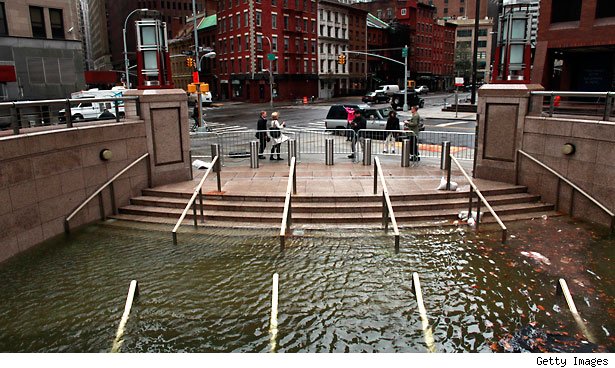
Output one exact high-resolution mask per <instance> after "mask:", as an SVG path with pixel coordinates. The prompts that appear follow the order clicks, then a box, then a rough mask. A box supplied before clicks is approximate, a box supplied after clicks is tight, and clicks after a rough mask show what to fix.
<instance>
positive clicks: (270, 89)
mask: <svg viewBox="0 0 615 368" xmlns="http://www.w3.org/2000/svg"><path fill="white" fill-rule="evenodd" d="M264 37H265V39H266V40H267V42H269V50H270V51H271V55H274V54H273V46H272V45H271V40H270V39H269V36H264ZM274 58H275V59H277V57H275V55H274V56H271V57H270V56H269V55H267V59H269V96H270V97H269V106H270V107H273V65H272V64H273V60H274Z"/></svg>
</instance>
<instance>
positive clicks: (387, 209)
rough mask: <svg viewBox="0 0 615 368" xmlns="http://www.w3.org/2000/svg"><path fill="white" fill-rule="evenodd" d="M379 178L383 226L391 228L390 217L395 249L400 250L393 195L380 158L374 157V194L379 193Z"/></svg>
mask: <svg viewBox="0 0 615 368" xmlns="http://www.w3.org/2000/svg"><path fill="white" fill-rule="evenodd" d="M378 178H380V182H381V183H382V226H384V230H385V231H388V229H389V219H390V220H391V225H393V235H395V251H399V228H398V227H397V220H396V219H395V212H394V211H393V205H392V204H391V197H390V196H389V190H388V189H387V184H386V182H385V181H384V174H383V173H382V167H381V166H380V159H378V157H374V195H377V194H378Z"/></svg>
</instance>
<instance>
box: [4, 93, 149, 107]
mask: <svg viewBox="0 0 615 368" xmlns="http://www.w3.org/2000/svg"><path fill="white" fill-rule="evenodd" d="M138 99H139V97H138V96H122V97H91V98H61V99H54V100H36V101H11V102H0V108H2V107H29V106H42V105H47V104H61V103H67V102H69V103H70V102H107V101H128V100H138Z"/></svg>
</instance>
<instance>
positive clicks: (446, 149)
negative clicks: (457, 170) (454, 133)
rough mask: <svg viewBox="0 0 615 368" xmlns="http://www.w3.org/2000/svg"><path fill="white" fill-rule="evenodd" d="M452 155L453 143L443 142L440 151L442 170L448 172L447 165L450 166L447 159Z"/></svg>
mask: <svg viewBox="0 0 615 368" xmlns="http://www.w3.org/2000/svg"><path fill="white" fill-rule="evenodd" d="M450 154H451V142H449V141H444V142H442V148H441V150H440V170H448V167H447V166H446V165H447V164H450V162H448V161H447V160H446V158H447V157H448V156H449V155H450Z"/></svg>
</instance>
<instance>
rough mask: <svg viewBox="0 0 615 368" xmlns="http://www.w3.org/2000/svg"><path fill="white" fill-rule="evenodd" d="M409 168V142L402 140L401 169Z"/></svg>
mask: <svg viewBox="0 0 615 368" xmlns="http://www.w3.org/2000/svg"><path fill="white" fill-rule="evenodd" d="M409 166H410V140H409V139H403V140H402V141H401V167H409Z"/></svg>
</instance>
